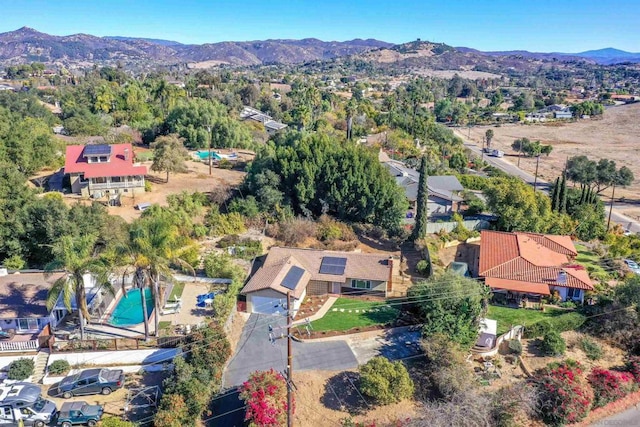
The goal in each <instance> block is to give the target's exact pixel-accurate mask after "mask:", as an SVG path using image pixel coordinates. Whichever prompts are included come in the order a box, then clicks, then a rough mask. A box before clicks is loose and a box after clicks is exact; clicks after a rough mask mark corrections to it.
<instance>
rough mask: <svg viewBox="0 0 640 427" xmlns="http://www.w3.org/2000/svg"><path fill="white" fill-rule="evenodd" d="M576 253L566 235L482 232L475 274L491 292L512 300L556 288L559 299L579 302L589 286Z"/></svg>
mask: <svg viewBox="0 0 640 427" xmlns="http://www.w3.org/2000/svg"><path fill="white" fill-rule="evenodd" d="M577 255H578V252H577V251H576V249H575V246H574V245H573V242H572V241H571V238H570V237H568V236H556V235H549V234H536V233H521V232H514V233H505V232H500V231H482V233H481V243H480V260H479V266H478V275H479V276H480V277H484V279H485V283H486V284H487V285H488V286H489V287H491V289H492V290H493V291H494V293H496V292H498V293H506V294H507V296H508V297H513V298H514V299H521V298H524V297H525V296H527V297H534V298H539V297H540V296H544V295H550V294H551V293H552V292H554V291H557V292H558V294H559V295H560V298H561V299H562V300H563V301H565V300H577V301H583V300H584V291H590V290H593V285H592V284H591V280H590V279H589V274H588V273H587V271H586V270H585V269H584V267H583V266H581V265H577V264H576V263H575V262H574V259H575V257H576V256H577Z"/></svg>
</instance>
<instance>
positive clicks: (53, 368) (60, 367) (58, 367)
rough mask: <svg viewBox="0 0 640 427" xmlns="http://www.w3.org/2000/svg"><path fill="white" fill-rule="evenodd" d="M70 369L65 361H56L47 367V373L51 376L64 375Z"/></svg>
mask: <svg viewBox="0 0 640 427" xmlns="http://www.w3.org/2000/svg"><path fill="white" fill-rule="evenodd" d="M70 369H71V365H69V362H67V361H66V360H62V359H61V360H56V361H55V362H53V363H52V364H51V365H49V373H50V374H53V375H61V374H66V373H67V372H69V370H70Z"/></svg>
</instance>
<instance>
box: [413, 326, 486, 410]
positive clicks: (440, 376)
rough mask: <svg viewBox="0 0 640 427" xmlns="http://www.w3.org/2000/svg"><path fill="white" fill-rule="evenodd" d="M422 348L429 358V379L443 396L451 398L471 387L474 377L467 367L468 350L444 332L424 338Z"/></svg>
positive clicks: (427, 368)
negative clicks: (464, 349)
mask: <svg viewBox="0 0 640 427" xmlns="http://www.w3.org/2000/svg"><path fill="white" fill-rule="evenodd" d="M422 349H423V350H424V353H425V356H426V357H427V359H428V364H427V366H426V370H427V372H428V378H429V381H430V382H431V384H432V386H433V388H434V389H435V391H436V392H437V393H439V394H440V395H441V396H442V397H445V398H450V397H452V396H454V395H456V394H459V393H462V392H464V391H465V390H467V389H469V388H470V387H471V385H472V383H473V378H472V377H471V372H470V371H469V369H467V362H466V360H465V358H466V352H464V351H462V349H461V348H460V345H459V344H457V343H455V342H452V341H451V340H450V338H449V337H448V336H446V335H444V334H435V335H432V336H430V337H428V338H425V339H423V340H422Z"/></svg>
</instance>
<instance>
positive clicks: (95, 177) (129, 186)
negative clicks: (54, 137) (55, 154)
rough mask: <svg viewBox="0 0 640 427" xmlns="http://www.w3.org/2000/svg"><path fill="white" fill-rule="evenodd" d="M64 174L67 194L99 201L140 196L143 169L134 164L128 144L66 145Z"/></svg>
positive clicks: (144, 171)
mask: <svg viewBox="0 0 640 427" xmlns="http://www.w3.org/2000/svg"><path fill="white" fill-rule="evenodd" d="M64 173H65V174H68V175H69V178H70V180H71V192H73V193H75V194H80V195H82V196H84V197H95V198H100V197H102V196H114V195H120V194H127V193H128V194H137V193H143V192H144V177H145V175H146V174H147V168H146V166H142V165H139V164H136V163H134V161H133V148H132V146H131V144H113V145H108V144H89V145H67V151H66V158H65V165H64Z"/></svg>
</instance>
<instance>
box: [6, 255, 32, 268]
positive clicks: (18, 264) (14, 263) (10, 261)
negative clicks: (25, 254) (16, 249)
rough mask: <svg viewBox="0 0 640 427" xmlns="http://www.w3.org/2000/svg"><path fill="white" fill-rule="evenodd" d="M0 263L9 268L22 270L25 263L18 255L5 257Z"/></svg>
mask: <svg viewBox="0 0 640 427" xmlns="http://www.w3.org/2000/svg"><path fill="white" fill-rule="evenodd" d="M2 264H4V266H5V267H6V268H8V269H9V270H22V269H23V268H24V267H25V266H26V265H27V263H26V262H25V260H23V259H22V257H21V256H20V255H11V256H10V257H8V258H5V259H4V261H2Z"/></svg>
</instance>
